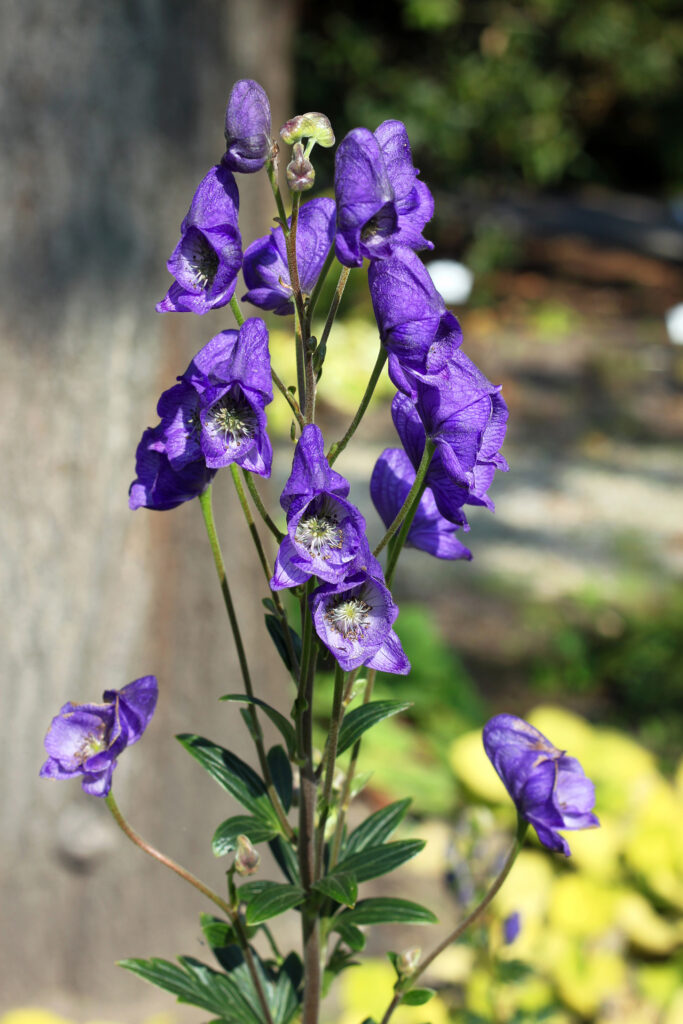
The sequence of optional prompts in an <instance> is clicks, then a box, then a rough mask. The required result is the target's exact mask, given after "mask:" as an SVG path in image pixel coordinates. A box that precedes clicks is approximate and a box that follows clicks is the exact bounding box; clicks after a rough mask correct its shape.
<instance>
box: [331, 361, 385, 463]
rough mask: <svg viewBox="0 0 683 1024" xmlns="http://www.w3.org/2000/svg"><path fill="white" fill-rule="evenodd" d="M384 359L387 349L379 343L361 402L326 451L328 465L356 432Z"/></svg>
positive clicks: (382, 367)
mask: <svg viewBox="0 0 683 1024" xmlns="http://www.w3.org/2000/svg"><path fill="white" fill-rule="evenodd" d="M386 361H387V350H386V349H385V347H384V345H380V349H379V354H378V356H377V361H376V362H375V366H374V368H373V371H372V374H371V376H370V380H369V381H368V386H367V387H366V389H365V394H364V395H363V397H362V399H361V403H360V405H359V406H358V411H357V412H356V415H355V416H354V417H353V419H352V420H351V424H350V426H349V429H348V430H347V431H346V433H345V434H344V436H343V437H342V439H341V440H340V441H335V443H334V444H333V445H332V447H331V448H330V450H329V452H328V453H327V461H328V462H329V464H330V465H332V463H333V462H334V461H335V459H336V458H337V456H338V455H341V453H342V452H343V451H344V449H345V448H346V446H347V444H348V443H349V441H350V440H351V438H352V437H353V435H354V434H355V433H356V429H357V427H358V424H359V423H360V421H361V420H362V419H363V416H364V415H365V410H366V409H367V407H368V406H369V404H370V399H371V398H372V396H373V394H374V391H375V388H376V386H377V381H378V380H379V378H380V374H381V373H382V370H383V369H384V364H385V363H386Z"/></svg>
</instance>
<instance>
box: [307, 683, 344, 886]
mask: <svg viewBox="0 0 683 1024" xmlns="http://www.w3.org/2000/svg"><path fill="white" fill-rule="evenodd" d="M345 678H346V673H345V672H344V670H343V668H342V667H341V665H339V664H338V663H337V665H335V669H334V697H333V699H332V716H331V719H330V728H329V731H328V734H327V743H326V745H325V779H324V782H323V799H322V807H321V809H320V820H319V822H318V833H317V841H316V847H315V872H314V875H315V880H316V882H317V881H319V879H320V878H322V875H323V866H324V865H323V853H324V850H325V825H326V824H327V819H328V817H329V814H330V802H331V799H332V782H333V779H334V765H335V761H336V760H337V745H338V742H339V729H340V727H341V723H342V719H343V717H344V680H345Z"/></svg>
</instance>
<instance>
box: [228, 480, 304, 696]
mask: <svg viewBox="0 0 683 1024" xmlns="http://www.w3.org/2000/svg"><path fill="white" fill-rule="evenodd" d="M230 473H231V474H232V480H233V483H234V485H235V490H236V491H237V497H238V499H239V503H240V505H241V506H242V511H243V512H244V518H245V519H246V521H247V526H248V527H249V532H250V534H251V539H252V540H253V542H254V547H255V548H256V553H257V554H258V557H259V562H260V563H261V568H262V569H263V574H264V576H265V577H266V583H267V584H268V589H269V590H270V580H271V577H272V575H273V573H272V570H271V567H270V565H269V564H268V559H267V558H266V553H265V551H264V550H263V544H262V543H261V538H260V537H259V534H258V530H257V529H256V523H255V522H254V517H253V516H252V514H251V509H250V508H249V503H248V502H247V496H246V494H245V493H244V488H243V487H242V481H241V480H240V476H239V472H238V470H237V466H236V465H235V464H234V463H233V464H232V465H231V466H230ZM242 473H243V475H244V478H245V480H246V481H247V486H249V483H250V482H252V481H251V474H250V473H247V472H246V471H245V470H242ZM252 496H253V491H252ZM264 511H265V509H264ZM266 515H267V513H266ZM278 532H279V531H278ZM281 536H284V534H281ZM270 596H271V598H272V601H273V604H274V605H275V609H276V611H277V615H278V618H279V619H280V622H281V624H282V628H283V631H284V639H285V646H286V648H287V654H288V655H289V663H290V665H291V666H292V674H293V675H294V677H295V679H296V678H298V672H299V665H298V662H297V658H296V654H295V652H294V645H293V644H292V637H291V635H290V632H289V625H288V622H287V613H286V612H285V609H284V607H283V605H282V601H281V600H280V595H279V594H278V592H277V591H276V590H270Z"/></svg>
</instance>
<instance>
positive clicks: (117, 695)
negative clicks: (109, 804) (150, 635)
mask: <svg viewBox="0 0 683 1024" xmlns="http://www.w3.org/2000/svg"><path fill="white" fill-rule="evenodd" d="M157 693H158V689H157V681H156V679H155V678H154V676H144V677H143V678H142V679H137V680H135V682H133V683H129V684H128V686H124V687H123V689H122V690H107V691H106V692H105V694H104V704H72V703H71V702H69V703H67V704H65V705H64V706H63V707H62V709H61V710H60V712H59V714H58V715H56V716H55V717H54V718H53V719H52V723H51V725H50V728H49V729H48V732H47V735H46V737H45V749H46V751H47V754H48V759H47V761H46V762H45V764H44V765H43V766H42V768H41V769H40V775H41V777H42V778H48V779H70V778H75V777H77V776H81V777H82V786H83V789H84V790H85V792H86V793H90V794H91V795H93V796H106V795H107V794H108V793H109V790H110V789H111V777H112V773H113V771H114V767H115V765H116V758H117V757H118V756H119V754H120V753H121V751H123V750H124V749H125V748H126V747H128V746H130V745H131V744H132V743H136V742H137V741H138V740H139V739H140V736H141V735H142V733H143V732H144V731H145V729H146V728H147V726H148V725H149V722H150V720H151V718H152V715H153V714H154V708H155V706H156V700H157Z"/></svg>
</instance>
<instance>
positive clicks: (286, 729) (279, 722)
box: [220, 693, 296, 757]
mask: <svg viewBox="0 0 683 1024" xmlns="http://www.w3.org/2000/svg"><path fill="white" fill-rule="evenodd" d="M220 699H221V700H225V701H237V702H238V703H239V704H255V705H256V706H257V707H259V708H261V711H263V713H264V715H267V716H268V718H269V719H270V720H271V722H272V723H273V725H274V726H275V727H276V728H277V729H279V730H280V733H281V735H282V738H283V740H284V741H285V743H286V745H287V752H288V753H289V756H290V757H294V755H295V751H296V733H295V732H294V726H293V725H292V723H291V722H289V721H288V720H287V719H286V718H285V716H284V715H283V714H281V713H280V712H279V711H277V710H276V708H274V707H271V705H270V704H266V702H265V701H264V700H260V699H259V698H258V697H248V696H247V695H246V694H244V693H227V694H226V695H225V696H224V697H221V698H220Z"/></svg>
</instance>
